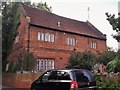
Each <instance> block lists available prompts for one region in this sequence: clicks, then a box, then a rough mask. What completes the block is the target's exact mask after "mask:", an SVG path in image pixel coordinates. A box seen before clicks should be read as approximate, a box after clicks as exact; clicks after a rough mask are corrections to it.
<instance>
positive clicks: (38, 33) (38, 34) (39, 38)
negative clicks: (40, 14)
mask: <svg viewBox="0 0 120 90" xmlns="http://www.w3.org/2000/svg"><path fill="white" fill-rule="evenodd" d="M40 36H41V35H40V32H38V40H40Z"/></svg>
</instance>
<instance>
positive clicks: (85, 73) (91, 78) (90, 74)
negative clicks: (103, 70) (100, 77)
mask: <svg viewBox="0 0 120 90" xmlns="http://www.w3.org/2000/svg"><path fill="white" fill-rule="evenodd" d="M83 73H84V75H85V76H86V77H88V79H89V81H90V82H91V81H94V77H93V75H92V73H91V72H89V71H84V72H83Z"/></svg>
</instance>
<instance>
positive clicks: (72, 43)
mask: <svg viewBox="0 0 120 90" xmlns="http://www.w3.org/2000/svg"><path fill="white" fill-rule="evenodd" d="M67 44H68V45H75V44H76V40H75V38H70V37H68V38H67Z"/></svg>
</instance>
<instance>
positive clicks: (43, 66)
mask: <svg viewBox="0 0 120 90" xmlns="http://www.w3.org/2000/svg"><path fill="white" fill-rule="evenodd" d="M51 69H54V60H53V59H38V60H37V70H38V71H47V70H51Z"/></svg>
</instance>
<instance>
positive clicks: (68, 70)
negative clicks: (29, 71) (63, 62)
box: [50, 69, 89, 72]
mask: <svg viewBox="0 0 120 90" xmlns="http://www.w3.org/2000/svg"><path fill="white" fill-rule="evenodd" d="M50 71H66V72H71V71H89V70H87V69H52V70H50Z"/></svg>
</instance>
